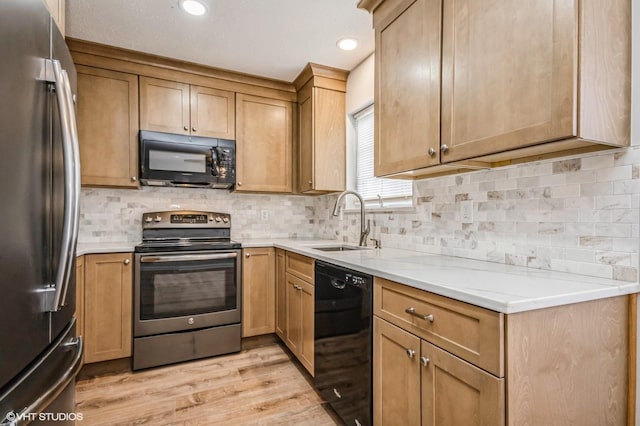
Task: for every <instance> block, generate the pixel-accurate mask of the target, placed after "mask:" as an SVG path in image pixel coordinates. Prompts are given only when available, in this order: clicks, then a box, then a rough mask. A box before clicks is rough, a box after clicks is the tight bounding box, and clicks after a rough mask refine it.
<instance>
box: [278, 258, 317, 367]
mask: <svg viewBox="0 0 640 426" xmlns="http://www.w3.org/2000/svg"><path fill="white" fill-rule="evenodd" d="M276 257H277V261H276V265H277V266H276V271H277V277H278V278H277V296H276V300H277V302H276V303H277V305H276V306H277V308H276V318H277V320H276V333H277V335H278V336H279V337H280V338H281V339H282V341H283V342H284V343H285V344H286V345H287V347H288V348H289V349H290V350H291V352H293V354H294V355H295V356H296V358H298V361H300V363H301V364H302V365H303V366H304V367H305V368H306V369H307V371H309V373H310V374H311V375H312V376H313V366H314V361H313V357H314V315H315V311H314V306H315V302H314V297H315V293H314V285H313V268H314V261H313V259H311V258H309V257H306V256H301V255H299V254H296V253H291V252H285V251H283V250H280V251H279V252H277V253H276Z"/></svg>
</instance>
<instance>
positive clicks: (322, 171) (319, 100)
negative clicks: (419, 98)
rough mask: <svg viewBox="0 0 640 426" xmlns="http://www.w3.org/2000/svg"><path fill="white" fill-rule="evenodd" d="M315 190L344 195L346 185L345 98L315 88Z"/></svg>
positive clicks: (342, 95)
mask: <svg viewBox="0 0 640 426" xmlns="http://www.w3.org/2000/svg"><path fill="white" fill-rule="evenodd" d="M313 105H314V114H313V124H314V126H313V166H314V179H313V187H314V189H315V190H316V191H343V190H344V188H345V183H346V151H347V150H346V132H347V130H346V113H345V108H346V107H345V94H344V92H338V91H335V90H329V89H324V88H322V87H314V88H313Z"/></svg>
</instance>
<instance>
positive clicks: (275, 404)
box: [76, 343, 340, 426]
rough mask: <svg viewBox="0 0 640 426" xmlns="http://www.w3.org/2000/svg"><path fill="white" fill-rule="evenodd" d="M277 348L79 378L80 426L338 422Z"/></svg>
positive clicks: (273, 345)
mask: <svg viewBox="0 0 640 426" xmlns="http://www.w3.org/2000/svg"><path fill="white" fill-rule="evenodd" d="M300 368H301V367H299V366H297V365H296V364H294V362H293V361H292V360H291V358H290V355H289V353H288V352H287V351H286V350H284V349H283V348H282V347H281V346H280V345H279V344H278V343H267V344H263V345H257V347H252V348H250V349H244V350H243V351H242V352H240V353H237V354H232V355H226V356H219V357H214V358H208V359H204V360H199V361H192V362H187V363H182V364H177V365H172V366H168V367H160V368H154V369H150V370H144V371H139V372H130V371H127V372H123V373H119V374H112V375H107V376H101V377H95V378H85V379H80V380H78V382H77V385H76V410H77V412H79V413H82V414H83V416H84V420H83V421H82V422H81V423H80V424H82V425H91V426H93V425H116V424H117V425H141V424H143V425H163V426H164V425H189V426H191V425H227V424H228V425H231V424H232V425H294V424H295V425H313V426H316V425H318V426H321V425H337V424H340V421H339V420H336V418H335V414H333V413H332V412H331V411H330V409H325V407H324V404H323V401H322V399H321V398H320V396H319V395H318V394H317V393H316V392H315V390H314V389H313V387H312V385H311V383H310V382H309V380H310V379H308V378H307V377H305V374H304V373H303V372H302V371H301V370H300Z"/></svg>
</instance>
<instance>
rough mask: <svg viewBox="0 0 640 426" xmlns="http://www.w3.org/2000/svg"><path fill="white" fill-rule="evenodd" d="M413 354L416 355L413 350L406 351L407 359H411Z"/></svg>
mask: <svg viewBox="0 0 640 426" xmlns="http://www.w3.org/2000/svg"><path fill="white" fill-rule="evenodd" d="M415 354H416V351H414V350H413V349H407V356H408V357H409V358H413V357H414V355H415Z"/></svg>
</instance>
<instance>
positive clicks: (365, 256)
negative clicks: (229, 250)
mask: <svg viewBox="0 0 640 426" xmlns="http://www.w3.org/2000/svg"><path fill="white" fill-rule="evenodd" d="M240 242H241V243H242V247H243V248H249V247H278V248H282V249H285V250H289V251H292V252H295V253H299V254H302V255H305V256H309V257H313V258H315V259H317V260H321V261H325V262H329V263H332V264H335V265H339V266H343V267H345V268H351V269H355V270H357V271H360V272H364V273H367V274H371V275H374V276H377V277H381V278H386V279H389V280H392V281H396V282H399V283H401V284H405V285H408V286H411V287H415V288H418V289H421V290H426V291H430V292H432V293H436V294H439V295H442V296H446V297H451V298H453V299H457V300H460V301H463V302H467V303H471V304H473V305H477V306H481V307H484V308H487V309H491V310H493V311H497V312H503V313H506V314H511V313H516V312H524V311H529V310H534V309H541V308H548V307H552V306H560V305H567V304H571V303H578V302H585V301H589V300H596V299H604V298H607V297H614V296H620V295H626V294H631V293H638V292H640V283H628V282H623V281H614V280H608V279H604V278H596V277H590V276H586V275H577V274H569V273H564V272H553V271H547V270H542V269H532V268H525V267H520V266H511V265H504V264H501V263H492V262H483V261H479V260H471V259H463V258H458V257H451V256H440V255H432V254H428V253H421V252H416V251H410V250H402V249H393V248H382V249H373V248H369V249H364V250H353V251H343V252H325V251H320V250H316V249H314V248H313V247H320V246H333V245H339V244H341V243H340V242H339V241H335V240H319V239H287V238H260V239H241V240H240ZM138 244H139V243H137V242H122V243H90V244H89V243H79V244H78V249H77V255H78V256H80V255H83V254H89V253H116V252H132V251H133V249H134V247H135V246H136V245H138Z"/></svg>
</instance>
